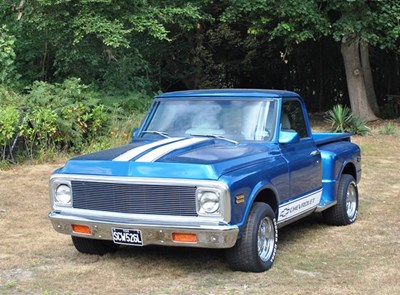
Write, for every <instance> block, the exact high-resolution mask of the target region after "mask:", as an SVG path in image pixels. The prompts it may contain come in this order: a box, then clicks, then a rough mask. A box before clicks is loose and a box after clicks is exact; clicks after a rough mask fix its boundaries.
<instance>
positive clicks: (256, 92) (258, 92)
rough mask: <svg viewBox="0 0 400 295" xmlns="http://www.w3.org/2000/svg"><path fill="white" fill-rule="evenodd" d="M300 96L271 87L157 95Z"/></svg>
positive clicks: (220, 96)
mask: <svg viewBox="0 0 400 295" xmlns="http://www.w3.org/2000/svg"><path fill="white" fill-rule="evenodd" d="M282 97H299V95H298V94H297V93H295V92H292V91H286V90H269V89H206V90H185V91H174V92H166V93H163V94H160V95H158V96H156V99H170V98H171V99H177V98H178V99H179V98H250V99H251V98H258V99H259V98H282Z"/></svg>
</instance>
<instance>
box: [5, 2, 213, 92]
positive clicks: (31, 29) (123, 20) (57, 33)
mask: <svg viewBox="0 0 400 295" xmlns="http://www.w3.org/2000/svg"><path fill="white" fill-rule="evenodd" d="M203 2H204V1H202V0H198V1H183V0H180V1H155V0H135V1H128V0H124V1H117V2H115V1H112V0H87V1H74V0H67V1H53V0H32V1H20V0H4V1H2V3H0V8H2V10H1V11H0V19H2V20H3V21H6V22H8V23H9V24H10V25H9V27H12V28H13V32H12V33H13V35H15V37H16V49H15V50H16V52H17V56H18V57H19V59H18V61H17V62H18V65H19V70H20V72H21V73H23V75H24V77H23V78H24V79H26V80H36V79H39V80H46V81H54V80H58V81H60V80H61V81H62V80H64V79H65V78H67V77H70V76H75V77H80V78H82V80H83V81H84V82H85V83H91V82H95V81H97V82H99V83H103V82H104V81H106V80H107V79H108V80H109V81H108V84H109V85H111V84H112V85H114V87H116V88H118V89H120V86H123V87H133V88H135V87H136V88H139V87H141V88H145V87H146V88H149V87H148V86H146V85H145V84H146V83H150V82H148V81H149V80H151V81H157V79H156V78H153V77H151V75H152V74H153V72H152V71H154V72H155V73H157V72H158V68H157V66H154V65H157V64H159V63H160V59H161V55H160V46H164V45H165V44H168V43H169V42H171V41H172V40H173V39H174V38H175V36H174V34H175V33H180V32H185V31H188V30H192V29H193V28H194V27H195V24H196V23H197V22H198V21H199V20H201V19H203V18H204V17H205V16H204V13H202V11H201V9H200V7H201V5H202V3H203ZM170 27H172V28H179V30H175V31H173V32H171V31H170V30H169V28H170ZM155 46H158V48H154V47H155ZM27 64H28V65H29V66H28V67H27V66H26V65H27ZM149 65H151V66H149ZM146 79H147V82H146V81H145V80H146ZM129 89H132V88H129ZM153 90H158V89H153Z"/></svg>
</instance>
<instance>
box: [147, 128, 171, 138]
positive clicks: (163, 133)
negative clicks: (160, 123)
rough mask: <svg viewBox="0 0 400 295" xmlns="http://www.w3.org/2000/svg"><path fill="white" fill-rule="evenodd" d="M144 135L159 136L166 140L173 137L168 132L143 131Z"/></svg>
mask: <svg viewBox="0 0 400 295" xmlns="http://www.w3.org/2000/svg"><path fill="white" fill-rule="evenodd" d="M142 133H148V134H157V135H160V136H162V137H165V138H171V136H169V135H168V133H167V132H163V131H155V130H148V131H142Z"/></svg>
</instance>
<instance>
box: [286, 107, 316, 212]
mask: <svg viewBox="0 0 400 295" xmlns="http://www.w3.org/2000/svg"><path fill="white" fill-rule="evenodd" d="M281 130H283V131H296V132H297V133H298V135H299V137H300V141H299V142H296V143H289V144H281V146H280V148H281V153H282V156H283V157H284V158H285V159H286V161H287V164H288V168H289V179H290V180H289V182H290V185H289V187H290V198H289V199H293V198H299V197H302V196H305V195H309V194H312V193H313V192H316V191H317V192H318V191H319V190H320V189H321V186H322V183H321V180H322V170H321V154H320V152H319V151H318V149H317V146H316V145H315V142H314V140H313V139H312V137H311V134H310V133H311V131H310V129H309V128H308V127H307V125H306V120H305V114H304V111H303V108H302V105H301V103H300V100H297V99H290V100H284V101H283V104H282V111H281ZM319 194H320V191H319ZM281 201H283V202H285V200H281ZM286 201H287V200H286ZM314 201H318V202H319V200H316V199H315V200H314ZM315 205H317V204H315Z"/></svg>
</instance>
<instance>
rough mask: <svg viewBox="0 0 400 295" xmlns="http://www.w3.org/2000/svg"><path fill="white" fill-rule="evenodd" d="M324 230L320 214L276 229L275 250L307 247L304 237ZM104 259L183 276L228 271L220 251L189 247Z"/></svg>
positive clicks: (125, 252)
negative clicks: (287, 247)
mask: <svg viewBox="0 0 400 295" xmlns="http://www.w3.org/2000/svg"><path fill="white" fill-rule="evenodd" d="M325 227H328V226H327V225H325V224H324V223H323V220H322V216H321V214H313V215H310V216H308V217H306V218H303V219H301V220H299V221H296V222H294V223H291V224H289V225H287V226H285V227H283V228H280V229H279V244H278V255H279V249H283V248H285V247H286V246H290V245H291V244H293V243H296V244H298V243H301V244H302V245H304V244H306V243H307V240H309V239H308V238H307V233H308V232H313V231H315V230H323V229H324V228H325ZM108 259H112V260H115V262H116V263H118V261H120V260H123V261H127V260H128V261H131V262H132V263H134V264H138V265H141V266H143V265H147V266H148V267H152V266H154V267H158V268H160V267H162V268H164V269H166V270H169V269H177V268H179V269H180V270H181V271H186V272H195V273H197V272H202V271H207V272H210V271H211V272H213V273H216V272H225V271H228V270H229V267H228V265H227V263H226V261H225V251H224V250H222V249H202V248H191V247H161V246H146V247H132V246H121V247H120V249H119V251H118V252H117V253H115V254H112V255H110V256H108Z"/></svg>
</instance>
